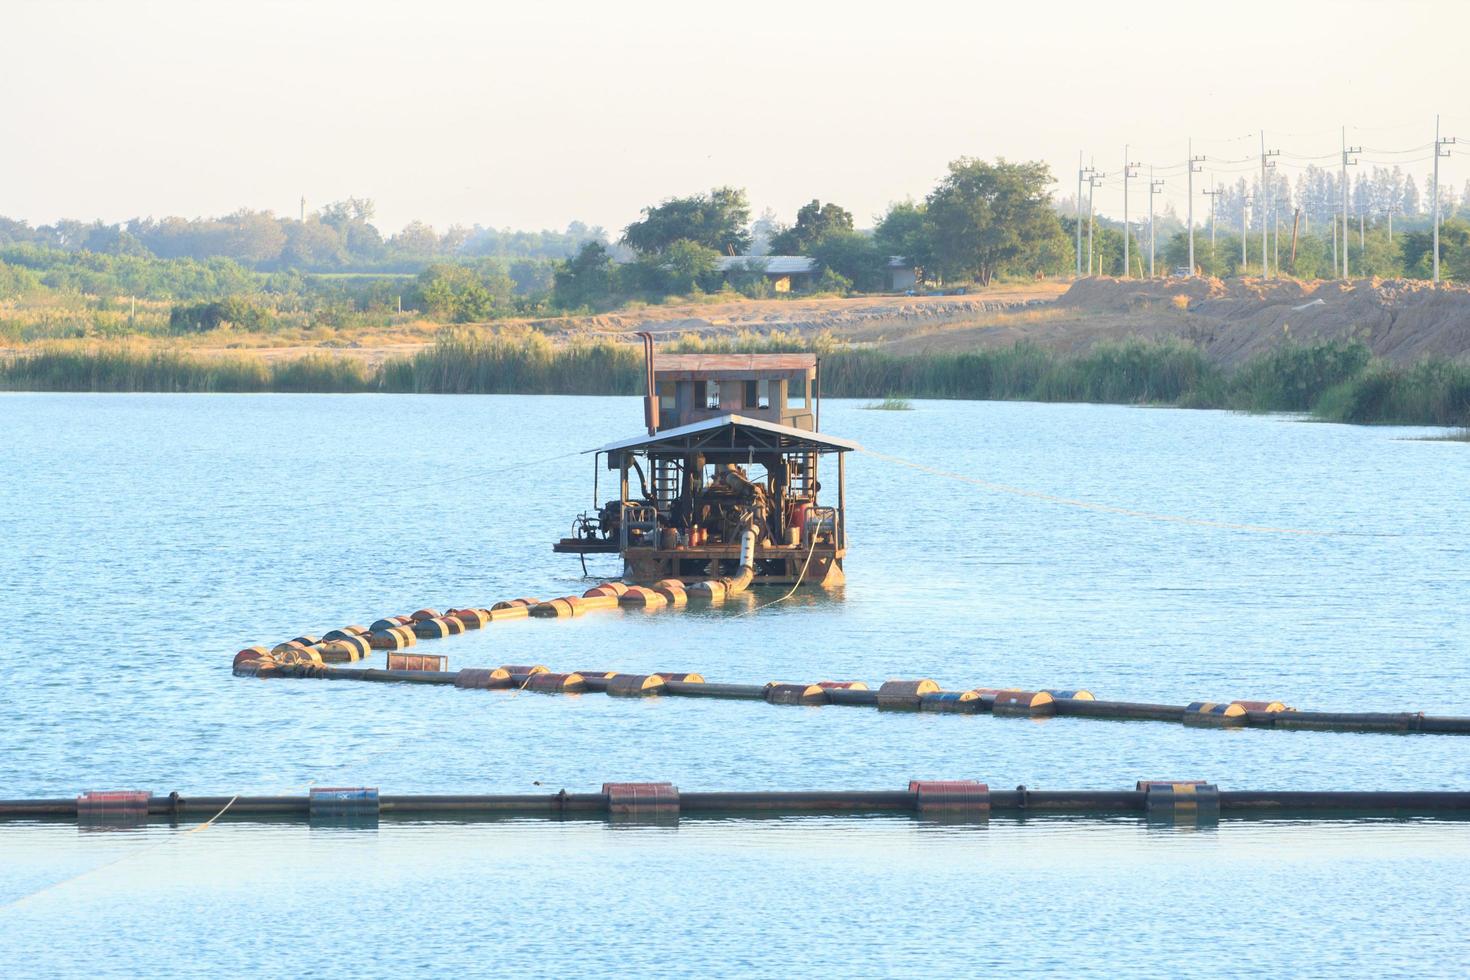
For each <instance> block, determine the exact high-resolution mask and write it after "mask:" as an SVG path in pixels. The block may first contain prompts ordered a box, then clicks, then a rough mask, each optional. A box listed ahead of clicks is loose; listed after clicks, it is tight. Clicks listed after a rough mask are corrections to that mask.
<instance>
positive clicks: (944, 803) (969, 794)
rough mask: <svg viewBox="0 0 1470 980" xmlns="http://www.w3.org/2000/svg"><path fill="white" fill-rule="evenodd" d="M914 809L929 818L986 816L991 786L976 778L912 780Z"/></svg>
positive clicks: (910, 786) (911, 788) (910, 785)
mask: <svg viewBox="0 0 1470 980" xmlns="http://www.w3.org/2000/svg"><path fill="white" fill-rule="evenodd" d="M909 792H910V793H913V794H914V809H915V810H917V811H918V812H919V813H921V814H923V815H926V816H985V815H988V814H989V813H990V786H989V784H987V783H982V782H979V781H977V780H974V779H942V780H920V779H911V780H909Z"/></svg>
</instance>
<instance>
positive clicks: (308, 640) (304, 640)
mask: <svg viewBox="0 0 1470 980" xmlns="http://www.w3.org/2000/svg"><path fill="white" fill-rule="evenodd" d="M291 642H292V643H300V644H301V645H302V646H304V647H314V646H316V645H317V644H318V643H320V642H322V638H321V637H319V636H297V637H294V638H292V640H291Z"/></svg>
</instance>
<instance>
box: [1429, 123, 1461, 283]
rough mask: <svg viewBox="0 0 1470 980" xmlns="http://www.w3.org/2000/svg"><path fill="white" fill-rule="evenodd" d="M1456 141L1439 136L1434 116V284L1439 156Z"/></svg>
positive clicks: (1436, 268) (1437, 227)
mask: <svg viewBox="0 0 1470 980" xmlns="http://www.w3.org/2000/svg"><path fill="white" fill-rule="evenodd" d="M1454 142H1456V140H1455V138H1454V137H1453V136H1451V137H1449V138H1448V139H1440V138H1439V116H1438V115H1436V116H1435V117H1434V284H1435V285H1436V286H1438V285H1439V158H1440V157H1447V156H1449V155H1450V151H1449V149H1448V147H1449V146H1450V144H1452V143H1454Z"/></svg>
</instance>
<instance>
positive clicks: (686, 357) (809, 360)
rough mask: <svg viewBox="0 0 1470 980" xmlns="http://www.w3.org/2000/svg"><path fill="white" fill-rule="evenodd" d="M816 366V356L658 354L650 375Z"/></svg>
mask: <svg viewBox="0 0 1470 980" xmlns="http://www.w3.org/2000/svg"><path fill="white" fill-rule="evenodd" d="M816 366H817V355H815V354H660V353H657V352H655V353H654V355H653V372H654V373H655V374H657V373H659V372H660V371H751V372H758V371H803V370H807V369H809V368H815V367H816Z"/></svg>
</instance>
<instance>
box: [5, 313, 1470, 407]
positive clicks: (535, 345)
mask: <svg viewBox="0 0 1470 980" xmlns="http://www.w3.org/2000/svg"><path fill="white" fill-rule="evenodd" d="M799 348H806V349H808V350H817V351H818V352H820V353H821V356H822V361H821V364H822V367H821V374H822V377H821V383H822V388H823V392H824V393H825V394H826V395H827V396H828V397H853V398H884V397H906V398H965V399H1008V400H1026V401H1061V402H1074V401H1080V402H1106V403H1120V404H1166V405H1177V406H1181V407H1188V408H1223V409H1234V410H1241V411H1290V412H1310V413H1312V414H1313V415H1315V416H1317V417H1318V418H1322V419H1327V420H1332V421H1341V422H1357V423H1396V424H1405V425H1443V426H1470V365H1466V364H1463V363H1457V362H1453V361H1447V360H1426V361H1423V362H1420V363H1419V364H1416V365H1412V366H1396V365H1391V364H1388V363H1386V362H1384V361H1381V360H1378V359H1376V358H1374V357H1373V356H1372V355H1371V353H1370V352H1369V350H1368V348H1367V347H1366V346H1364V345H1363V344H1361V343H1358V342H1353V343H1343V342H1338V341H1334V342H1322V343H1313V344H1295V343H1292V344H1284V345H1282V346H1281V347H1278V348H1277V349H1275V350H1273V351H1270V352H1268V353H1265V354H1262V355H1260V356H1258V357H1256V358H1255V359H1253V360H1251V361H1249V362H1247V363H1246V364H1244V365H1243V366H1241V367H1239V368H1236V369H1234V370H1229V371H1227V370H1222V369H1220V368H1217V367H1215V366H1214V365H1212V364H1211V363H1210V362H1209V361H1208V360H1207V359H1206V358H1205V357H1204V354H1203V353H1202V352H1201V351H1200V350H1199V349H1198V348H1197V347H1194V346H1193V345H1190V344H1188V343H1186V342H1184V341H1181V340H1177V339H1173V340H1163V341H1145V340H1138V339H1132V340H1125V341H1118V342H1110V343H1105V344H1099V345H1098V346H1096V347H1094V348H1092V349H1091V350H1089V351H1087V352H1085V353H1081V354H1075V355H1071V354H1058V353H1055V352H1052V351H1048V350H1045V349H1044V348H1041V347H1039V346H1036V345H1034V344H1029V343H1020V344H1017V345H1015V346H1013V347H1007V348H998V349H994V350H982V351H973V352H968V353H961V354H932V353H931V354H915V355H893V354H885V353H881V352H878V351H874V350H871V349H855V348H846V347H841V346H838V345H836V344H834V343H833V342H832V341H831V340H830V338H816V339H814V340H810V341H801V340H798V339H796V338H791V337H781V336H777V337H748V338H744V339H743V340H741V341H738V342H735V343H726V344H718V343H715V344H711V343H708V342H703V343H702V342H699V341H690V342H685V343H682V344H678V345H674V349H676V350H721V349H724V350H734V349H741V350H755V351H769V350H772V349H780V350H793V349H799ZM642 384H643V368H642V354H641V351H640V350H639V349H638V348H637V347H635V346H633V345H631V344H624V343H618V342H615V341H610V340H595V341H586V342H582V343H574V344H568V345H556V344H553V343H551V342H550V341H549V340H548V339H547V338H546V337H544V336H542V335H540V334H537V333H535V332H534V331H527V330H522V329H516V330H505V331H486V332H473V333H467V332H459V331H454V330H448V331H445V332H444V333H443V334H442V335H441V336H440V338H439V339H438V341H437V343H436V344H435V345H434V346H433V347H432V348H429V349H427V350H424V351H421V352H419V353H418V354H415V355H413V356H412V357H407V358H397V359H391V360H389V361H387V362H385V363H383V364H382V365H380V366H378V367H370V366H368V365H367V364H365V363H364V362H362V361H359V360H356V359H352V358H347V357H331V356H324V355H313V356H310V357H306V358H301V359H298V360H293V361H272V362H269V363H268V362H266V361H264V360H261V359H259V358H254V357H245V356H240V357H229V356H225V357H196V356H191V355H189V354H186V353H182V352H179V351H170V350H161V351H160V350H154V349H148V348H143V347H138V346H133V345H128V344H114V345H103V346H75V345H48V346H46V347H43V348H42V349H40V350H38V351H36V352H34V353H29V354H24V355H17V356H12V357H10V358H9V359H6V360H3V361H0V387H3V388H8V389H23V390H46V391H169V392H206V391H214V392H233V391H239V392H245V391H250V392H254V391H286V392H306V391H317V392H368V391H376V392H418V393H448V394H458V393H492V394H494V393H501V394H512V393H518V394H519V393H524V394H589V395H630V394H636V393H638V392H640V391H641V385H642Z"/></svg>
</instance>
